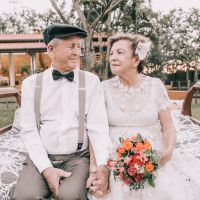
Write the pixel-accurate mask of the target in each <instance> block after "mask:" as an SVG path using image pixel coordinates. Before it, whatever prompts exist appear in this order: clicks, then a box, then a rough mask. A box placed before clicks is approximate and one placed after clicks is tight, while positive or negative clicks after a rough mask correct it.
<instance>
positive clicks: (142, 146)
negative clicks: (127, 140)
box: [135, 142, 144, 151]
mask: <svg viewBox="0 0 200 200" xmlns="http://www.w3.org/2000/svg"><path fill="white" fill-rule="evenodd" d="M135 147H136V149H137V150H138V151H142V150H144V145H143V144H142V143H141V142H137V143H135Z"/></svg>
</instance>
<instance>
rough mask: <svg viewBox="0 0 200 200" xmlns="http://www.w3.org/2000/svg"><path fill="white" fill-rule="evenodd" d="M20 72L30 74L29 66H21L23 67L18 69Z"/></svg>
mask: <svg viewBox="0 0 200 200" xmlns="http://www.w3.org/2000/svg"><path fill="white" fill-rule="evenodd" d="M20 72H21V73H22V74H24V73H25V74H29V73H30V66H29V65H23V66H21V68H20Z"/></svg>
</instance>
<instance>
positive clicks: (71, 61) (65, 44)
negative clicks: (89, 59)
mask: <svg viewBox="0 0 200 200" xmlns="http://www.w3.org/2000/svg"><path fill="white" fill-rule="evenodd" d="M80 42H81V39H80V37H79V36H71V37H69V38H66V39H58V40H56V42H55V43H53V44H50V45H48V53H49V56H50V58H51V59H52V63H53V65H55V67H58V68H61V69H62V71H65V70H66V71H70V70H73V69H75V68H76V67H77V66H78V65H79V60H80V52H81V45H80Z"/></svg>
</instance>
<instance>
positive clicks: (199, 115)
mask: <svg viewBox="0 0 200 200" xmlns="http://www.w3.org/2000/svg"><path fill="white" fill-rule="evenodd" d="M192 116H193V117H194V118H196V119H198V120H199V121H200V99H198V101H197V104H195V102H194V101H193V102H192Z"/></svg>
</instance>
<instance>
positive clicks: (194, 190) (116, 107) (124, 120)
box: [90, 76, 200, 200]
mask: <svg viewBox="0 0 200 200" xmlns="http://www.w3.org/2000/svg"><path fill="white" fill-rule="evenodd" d="M103 88H104V91H105V99H106V106H107V113H108V119H109V125H110V137H111V139H112V141H113V143H114V144H115V145H118V144H119V137H130V136H133V135H137V133H140V134H141V135H143V137H145V138H147V139H149V140H150V141H151V143H152V144H153V147H154V149H158V150H162V148H163V145H162V133H161V125H160V121H159V118H158V114H159V112H160V111H161V110H162V109H166V108H167V107H168V106H169V105H170V100H169V98H168V95H167V91H166V89H165V87H164V85H163V84H162V82H161V81H160V80H159V79H157V78H151V77H148V76H142V82H141V84H140V86H139V87H138V88H136V89H134V88H131V89H128V88H126V87H124V86H123V84H122V83H121V82H120V80H119V79H118V77H115V78H113V79H110V80H107V81H104V82H103ZM199 131H200V129H199ZM198 153H199V152H198ZM195 155H196V154H195ZM196 156H198V155H196ZM155 175H156V180H155V185H156V186H155V188H152V187H150V186H149V185H148V184H146V185H145V188H144V189H140V190H138V191H134V190H131V191H130V190H129V188H128V187H127V186H126V185H124V184H123V183H122V182H121V181H117V182H116V181H115V180H114V179H113V176H112V175H111V176H110V189H111V192H110V193H109V194H108V195H107V196H106V197H105V198H103V199H104V200H199V199H200V160H199V159H197V158H195V157H194V156H190V154H189V155H188V154H187V155H186V154H181V150H179V151H175V152H174V153H173V157H172V159H171V160H170V161H169V162H168V163H167V164H166V165H164V166H163V167H161V168H160V169H159V170H158V171H157V173H156V174H155ZM90 199H95V197H93V196H92V197H91V196H90Z"/></svg>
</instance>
